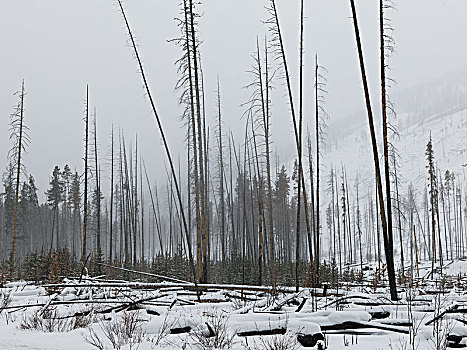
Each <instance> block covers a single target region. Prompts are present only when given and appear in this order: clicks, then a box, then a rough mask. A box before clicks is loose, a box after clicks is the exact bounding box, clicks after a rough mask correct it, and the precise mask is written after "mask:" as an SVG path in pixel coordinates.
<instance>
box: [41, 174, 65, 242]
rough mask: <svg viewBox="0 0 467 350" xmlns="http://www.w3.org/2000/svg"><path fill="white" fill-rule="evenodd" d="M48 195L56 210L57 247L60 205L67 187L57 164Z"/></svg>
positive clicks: (49, 201)
mask: <svg viewBox="0 0 467 350" xmlns="http://www.w3.org/2000/svg"><path fill="white" fill-rule="evenodd" d="M45 194H46V195H47V202H48V204H49V206H50V207H51V208H52V210H53V211H54V215H55V216H54V218H55V219H54V225H53V226H55V227H56V232H57V235H56V240H57V249H59V247H60V224H59V206H60V203H62V202H63V201H64V199H65V197H64V194H65V189H64V183H63V179H62V176H61V172H60V168H59V167H58V166H57V165H56V166H55V168H54V170H53V173H52V178H51V180H50V188H49V189H48V190H47V192H46V193H45ZM52 242H53V232H52Z"/></svg>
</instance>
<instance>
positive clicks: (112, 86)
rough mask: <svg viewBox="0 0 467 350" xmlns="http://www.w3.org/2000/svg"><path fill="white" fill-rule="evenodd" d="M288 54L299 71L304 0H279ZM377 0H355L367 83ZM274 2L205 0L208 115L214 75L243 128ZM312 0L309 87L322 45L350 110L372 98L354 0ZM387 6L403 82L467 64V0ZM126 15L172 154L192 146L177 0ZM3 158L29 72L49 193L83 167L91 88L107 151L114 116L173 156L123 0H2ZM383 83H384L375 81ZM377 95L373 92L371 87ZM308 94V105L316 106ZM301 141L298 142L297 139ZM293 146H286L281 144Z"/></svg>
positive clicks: (33, 157) (237, 129) (147, 153)
mask: <svg viewBox="0 0 467 350" xmlns="http://www.w3.org/2000/svg"><path fill="white" fill-rule="evenodd" d="M277 3H278V9H279V15H280V19H281V23H282V26H283V30H284V31H285V40H286V44H287V47H286V49H287V55H288V58H289V59H290V64H291V65H293V69H292V76H293V78H296V71H297V69H296V67H297V52H298V40H297V39H298V34H297V33H298V28H299V23H298V16H299V9H298V5H299V1H298V0H296V1H292V0H277ZM377 3H378V1H376V0H371V1H370V0H357V1H356V4H357V8H358V13H359V17H360V22H361V34H362V40H363V43H364V52H365V58H366V61H367V64H368V70H369V77H370V84H372V86H373V89H377V87H378V80H377V79H378V74H379V71H378V66H377V62H378V61H377V60H378V54H379V51H378V36H377V35H378V33H377V30H378V12H377ZM267 4H268V1H266V0H204V1H203V5H202V6H201V9H202V12H203V13H204V16H203V17H202V19H201V20H200V38H201V40H202V41H203V45H202V48H201V50H202V57H203V68H204V72H205V80H206V91H207V93H208V95H207V107H208V112H209V120H212V118H214V116H215V108H214V107H215V95H214V90H215V89H216V76H217V74H219V76H220V79H221V88H222V94H223V96H222V98H223V111H224V117H225V124H226V126H227V127H231V128H232V129H233V131H234V133H236V134H237V135H238V136H239V137H241V125H242V124H243V121H241V119H240V118H241V115H242V113H243V109H242V108H241V107H240V104H241V103H243V102H245V101H246V100H247V98H248V93H247V92H246V91H244V90H243V89H242V86H244V85H246V84H247V83H248V82H249V79H250V77H249V75H248V74H247V73H246V71H247V70H248V69H249V67H250V65H251V63H252V59H251V54H252V53H253V51H254V49H255V42H256V36H257V35H259V36H260V37H263V36H264V33H265V31H266V28H265V26H264V25H263V24H262V23H261V21H262V20H265V19H267V16H268V15H267V12H266V10H265V9H264V7H265V6H266V5H267ZM305 4H306V15H307V22H306V33H305V36H306V44H305V50H306V63H305V64H306V68H305V74H307V84H306V88H307V91H306V92H305V93H306V94H308V95H309V96H310V97H311V94H312V83H313V80H312V73H313V70H312V66H313V61H314V55H315V53H318V55H319V59H320V62H321V64H322V65H324V66H325V67H326V68H327V70H328V72H329V73H328V91H329V95H328V97H327V103H326V106H327V107H326V108H327V111H328V113H329V114H330V116H331V118H341V117H343V116H345V115H347V114H349V113H352V112H355V111H356V110H359V109H361V108H362V107H363V101H362V94H361V82H360V78H359V70H358V65H357V64H358V62H357V57H356V50H355V44H354V34H353V28H352V22H351V20H350V8H349V2H348V1H347V0H314V1H309V0H308V1H305ZM396 4H397V11H395V12H392V13H390V16H391V18H392V19H393V26H394V28H395V34H394V37H395V40H396V49H397V54H396V55H395V56H394V57H393V58H392V59H391V61H390V62H389V63H390V66H391V68H392V70H391V73H390V74H391V76H392V77H394V78H395V79H396V80H397V81H398V85H397V86H396V87H395V89H401V88H403V87H407V86H410V85H414V84H416V83H419V82H423V81H426V80H429V79H431V78H434V77H439V76H442V75H444V74H446V73H449V72H453V71H458V70H463V69H465V68H466V65H467V60H466V58H467V46H466V45H465V42H466V38H467V24H466V23H465V16H466V15H467V1H465V0H434V1H426V0H404V1H402V0H400V1H396ZM126 9H127V15H128V18H129V20H130V24H131V25H132V27H133V30H134V33H135V35H136V37H137V38H138V43H139V45H140V49H141V55H142V57H143V59H144V62H145V66H146V69H147V72H148V74H149V79H150V84H151V88H152V91H153V94H154V97H155V100H156V103H157V105H158V109H159V112H160V115H161V117H162V120H163V124H164V127H165V128H166V129H167V133H168V135H169V137H170V145H171V148H172V150H173V152H174V153H175V154H177V153H179V152H181V151H182V150H183V132H181V129H180V128H181V123H180V121H179V115H180V109H179V107H178V106H177V96H176V95H175V94H174V91H173V88H174V85H175V82H176V80H177V72H176V68H175V67H174V61H175V60H176V59H177V58H178V57H179V56H180V51H179V48H177V47H176V46H175V45H174V44H173V43H169V42H168V41H167V40H168V39H171V38H174V37H176V36H177V35H178V28H177V26H176V22H175V21H174V17H177V16H178V12H179V8H178V0H132V1H130V0H127V1H126ZM0 33H1V40H0V62H1V64H0V150H1V152H0V166H1V170H2V172H3V170H4V169H5V166H6V163H7V160H6V158H7V151H8V149H9V148H10V142H9V140H8V136H9V132H8V121H9V115H10V114H11V112H12V111H13V107H14V105H15V104H16V97H15V96H13V93H14V92H15V91H17V90H18V89H19V88H20V85H21V80H22V79H23V78H24V79H25V83H26V89H27V92H28V95H27V96H26V100H25V106H26V114H25V121H26V123H27V125H28V126H29V127H30V129H31V130H30V136H31V146H30V148H29V150H28V155H27V156H26V158H25V163H26V166H27V169H28V171H29V172H30V173H32V174H33V175H35V177H36V180H37V183H38V185H39V188H40V191H41V192H42V193H43V192H44V191H45V189H46V186H47V183H48V179H49V176H50V174H51V172H52V170H53V167H54V166H55V165H59V166H60V167H63V166H64V165H65V163H68V164H69V165H70V166H71V167H72V169H74V168H75V167H76V168H77V170H78V171H82V161H81V158H82V153H83V151H82V146H83V141H82V138H83V122H82V117H83V111H84V96H85V86H86V84H89V86H90V107H91V108H94V107H96V108H97V114H98V133H99V143H100V149H101V153H102V155H103V156H104V155H105V153H106V152H107V148H108V143H109V134H110V128H111V125H112V124H114V126H115V128H119V127H121V128H123V129H124V132H125V135H126V137H127V139H128V140H129V139H130V138H134V137H133V136H134V135H135V134H136V133H137V134H138V135H139V139H140V141H141V151H142V154H143V156H144V158H145V160H146V163H147V164H148V166H149V171H151V172H152V173H153V174H154V173H156V174H158V176H160V175H161V174H163V171H164V170H163V167H162V166H161V165H162V164H163V161H164V160H165V155H164V153H163V150H162V148H161V146H160V140H159V134H158V131H157V129H156V124H155V123H154V120H153V117H152V115H151V112H150V109H149V106H148V103H147V101H146V99H145V97H144V91H143V89H142V84H141V80H140V77H139V76H138V74H137V67H136V62H135V61H134V60H133V59H132V53H131V50H130V48H129V47H128V46H127V44H126V34H125V30H124V27H123V23H122V20H121V15H120V14H119V12H118V8H117V5H116V1H114V0H107V1H104V0H80V1H68V0H41V1H38V0H2V1H1V2H0ZM373 91H375V90H373ZM283 94H284V90H283V87H282V86H281V85H278V86H277V97H276V98H275V100H274V101H273V103H274V105H275V113H274V115H273V119H272V136H273V140H274V148H277V149H279V150H284V149H287V148H291V146H290V145H291V143H292V140H293V139H292V135H291V132H292V129H291V123H290V117H289V115H288V114H287V109H286V107H284V106H286V101H285V99H284V98H281V97H282V96H283ZM374 96H375V97H377V95H376V94H374ZM312 106H313V105H312V102H311V98H310V101H308V102H307V103H306V105H305V108H306V112H308V113H312ZM291 149H293V148H291ZM281 152H283V153H284V154H286V155H287V151H281Z"/></svg>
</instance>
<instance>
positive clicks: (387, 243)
mask: <svg viewBox="0 0 467 350" xmlns="http://www.w3.org/2000/svg"><path fill="white" fill-rule="evenodd" d="M350 6H351V8H352V17H353V24H354V30H355V39H356V42H357V50H358V57H359V62H360V70H361V75H362V83H363V90H364V93H365V101H366V108H367V114H368V124H369V127H370V136H371V144H372V149H373V161H374V164H375V174H376V186H377V192H378V201H379V207H380V215H381V226H382V229H383V240H384V250H385V253H386V264H387V270H388V279H389V288H390V293H391V299H392V300H397V288H396V276H395V271H394V256H393V251H392V246H391V239H390V238H389V236H388V224H387V220H386V212H385V208H384V198H383V185H382V181H381V171H380V166H379V155H378V145H377V142H376V133H375V127H374V122H373V111H372V108H371V101H370V92H369V89H368V82H367V78H366V71H365V62H364V59H363V50H362V44H361V40H360V31H359V28H358V20H357V11H356V9H355V1H354V0H350Z"/></svg>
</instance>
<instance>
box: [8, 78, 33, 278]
mask: <svg viewBox="0 0 467 350" xmlns="http://www.w3.org/2000/svg"><path fill="white" fill-rule="evenodd" d="M17 94H19V102H18V105H17V106H16V108H15V112H14V113H13V114H12V115H11V116H10V119H11V121H10V130H11V135H10V139H13V140H14V141H13V142H14V143H13V148H12V149H11V151H10V154H9V157H10V162H11V164H13V163H15V164H16V183H15V205H14V214H13V240H12V244H11V252H10V274H12V272H13V271H14V267H15V247H16V226H17V217H18V198H19V183H20V175H21V169H22V167H23V164H22V163H21V160H22V159H21V155H22V153H23V152H24V151H25V146H26V145H27V144H28V143H29V136H28V134H27V133H26V130H27V129H28V128H27V127H26V126H25V125H24V96H25V95H26V94H25V92H24V80H23V82H22V83H21V91H20V92H19V93H17Z"/></svg>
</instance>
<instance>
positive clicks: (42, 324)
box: [0, 260, 467, 350]
mask: <svg viewBox="0 0 467 350" xmlns="http://www.w3.org/2000/svg"><path fill="white" fill-rule="evenodd" d="M466 264H467V261H462V260H458V261H454V262H450V263H448V264H446V265H447V266H446V267H445V268H444V271H443V272H444V275H443V276H442V278H440V276H439V274H437V273H435V274H434V275H435V279H434V280H431V275H430V273H429V272H430V267H431V263H430V262H427V263H425V264H421V265H420V269H419V275H420V277H418V278H417V277H415V278H414V281H415V282H414V284H413V285H406V286H405V287H404V288H403V287H399V297H400V300H399V301H396V302H393V301H391V300H390V299H389V292H388V290H387V288H384V287H382V284H381V283H384V282H381V281H380V282H379V283H380V286H377V285H376V284H375V283H373V279H374V272H373V268H372V267H370V269H369V270H367V271H365V275H364V278H363V282H361V283H353V284H350V283H348V284H341V285H340V286H339V288H338V289H331V288H325V290H323V289H306V288H304V289H301V290H300V291H299V292H298V293H296V292H295V290H294V288H291V287H287V288H278V290H277V292H276V293H275V294H271V293H270V291H271V289H270V288H267V287H252V286H235V285H225V286H222V285H200V286H199V288H200V290H201V297H200V299H199V300H198V297H197V294H196V292H195V288H194V285H193V284H191V283H178V284H176V283H165V282H164V283H147V282H125V281H120V280H115V281H110V280H102V279H98V278H91V277H86V278H84V279H83V280H82V281H81V282H79V281H78V280H69V279H65V280H64V281H63V283H61V284H55V285H50V284H49V285H34V284H33V283H29V282H12V283H5V284H4V285H2V287H1V288H0V312H1V313H0V349H44V350H45V349H47V350H51V349H141V350H144V349H201V350H204V349H234V350H237V349H238V350H240V349H247V350H248V349H252V350H253V349H270V350H273V349H277V350H288V349H305V348H310V349H313V348H314V349H325V348H328V349H347V348H348V349H368V350H369V349H419V350H424V349H446V347H447V346H452V347H464V346H467V326H466V323H467V319H466V317H465V315H466V313H467V295H466V286H467V276H466V274H465V272H466V271H467V270H466V269H465V266H466ZM268 290H269V292H268ZM324 292H326V293H325V295H324V294H323V293H324ZM304 345H306V346H304Z"/></svg>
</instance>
